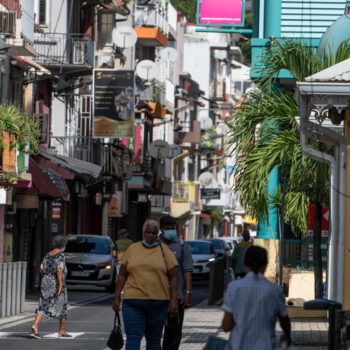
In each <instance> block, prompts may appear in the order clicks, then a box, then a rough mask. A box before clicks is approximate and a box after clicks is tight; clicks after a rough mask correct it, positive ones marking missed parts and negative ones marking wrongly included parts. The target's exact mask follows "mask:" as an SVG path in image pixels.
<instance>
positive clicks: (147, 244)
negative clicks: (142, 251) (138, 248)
mask: <svg viewBox="0 0 350 350" xmlns="http://www.w3.org/2000/svg"><path fill="white" fill-rule="evenodd" d="M142 244H143V245H144V246H145V247H146V248H154V247H156V246H157V245H158V241H155V242H153V243H151V244H149V243H147V242H146V241H145V240H143V241H142Z"/></svg>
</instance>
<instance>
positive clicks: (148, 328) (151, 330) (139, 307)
mask: <svg viewBox="0 0 350 350" xmlns="http://www.w3.org/2000/svg"><path fill="white" fill-rule="evenodd" d="M168 307H169V301H168V300H141V299H125V300H124V301H123V306H122V312H123V320H124V329H125V333H126V345H125V350H140V344H141V339H142V337H143V336H145V337H146V343H147V346H146V349H147V350H161V346H160V338H161V337H162V332H163V326H164V323H165V320H166V318H167V315H168Z"/></svg>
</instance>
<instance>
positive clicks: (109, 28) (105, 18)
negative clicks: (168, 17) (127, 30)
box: [98, 12, 115, 48]
mask: <svg viewBox="0 0 350 350" xmlns="http://www.w3.org/2000/svg"><path fill="white" fill-rule="evenodd" d="M114 27H115V14H114V13H107V12H105V13H101V14H100V18H99V22H98V30H99V47H100V48H103V47H104V46H106V45H108V44H109V45H112V44H113V38H112V32H113V29H114Z"/></svg>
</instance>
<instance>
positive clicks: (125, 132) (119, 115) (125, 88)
mask: <svg viewBox="0 0 350 350" xmlns="http://www.w3.org/2000/svg"><path fill="white" fill-rule="evenodd" d="M134 83H135V74H134V71H133V70H118V69H94V83H93V84H94V85H93V91H94V119H93V120H94V122H93V137H109V138H122V137H133V136H134V119H135V117H134V105H135V95H134Z"/></svg>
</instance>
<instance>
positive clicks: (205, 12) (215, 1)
mask: <svg viewBox="0 0 350 350" xmlns="http://www.w3.org/2000/svg"><path fill="white" fill-rule="evenodd" d="M244 12H245V0H198V10H197V25H200V26H207V27H209V26H224V27H243V26H244Z"/></svg>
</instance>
